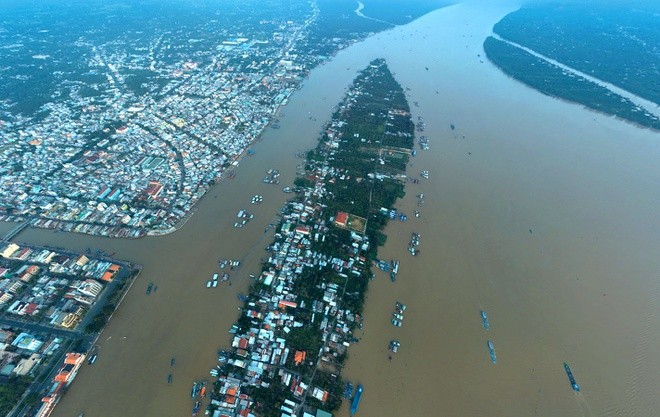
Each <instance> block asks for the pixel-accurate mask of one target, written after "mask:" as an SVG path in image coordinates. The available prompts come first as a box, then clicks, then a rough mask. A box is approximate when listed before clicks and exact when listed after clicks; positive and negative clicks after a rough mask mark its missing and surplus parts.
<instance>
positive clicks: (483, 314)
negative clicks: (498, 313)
mask: <svg viewBox="0 0 660 417" xmlns="http://www.w3.org/2000/svg"><path fill="white" fill-rule="evenodd" d="M481 321H482V322H483V323H484V329H486V330H488V329H490V324H488V316H487V315H486V312H485V311H483V310H481Z"/></svg>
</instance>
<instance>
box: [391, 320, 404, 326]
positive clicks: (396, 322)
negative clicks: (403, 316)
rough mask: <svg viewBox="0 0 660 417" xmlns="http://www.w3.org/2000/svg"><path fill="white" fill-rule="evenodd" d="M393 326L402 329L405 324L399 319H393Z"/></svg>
mask: <svg viewBox="0 0 660 417" xmlns="http://www.w3.org/2000/svg"><path fill="white" fill-rule="evenodd" d="M392 324H393V325H394V326H396V327H401V325H402V324H403V323H402V322H401V321H399V320H397V319H392Z"/></svg>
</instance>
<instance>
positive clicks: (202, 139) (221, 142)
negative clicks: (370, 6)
mask: <svg viewBox="0 0 660 417" xmlns="http://www.w3.org/2000/svg"><path fill="white" fill-rule="evenodd" d="M348 7H354V6H353V4H336V5H335V4H333V3H332V2H320V3H319V4H317V3H316V2H312V3H310V4H305V3H300V4H297V5H296V6H293V5H289V6H287V7H286V8H285V10H282V9H281V8H280V7H279V6H278V5H277V3H276V2H275V3H273V2H262V3H260V4H259V7H256V8H254V9H250V10H248V9H249V5H235V6H234V9H230V10H223V11H222V14H218V12H217V11H212V13H213V16H215V17H216V19H211V20H209V19H208V18H207V17H206V16H205V18H204V19H200V18H199V16H180V17H179V19H180V22H178V23H179V24H180V25H181V27H182V29H181V30H180V32H176V33H173V32H170V31H169V30H167V28H165V27H161V26H157V25H158V23H159V20H158V19H159V18H154V22H156V23H155V24H156V27H154V28H153V33H152V34H150V35H148V36H147V37H145V34H144V32H143V31H141V30H138V29H136V28H131V29H130V30H127V31H121V29H117V28H116V27H115V26H113V25H109V24H106V27H105V29H106V30H107V31H108V33H109V34H111V37H110V40H103V39H97V37H95V34H96V32H97V28H96V27H94V26H93V25H92V26H90V27H89V28H87V29H85V27H84V26H81V29H80V30H81V31H82V36H80V37H79V38H77V39H69V40H68V41H70V42H71V43H73V48H74V50H75V51H79V52H80V54H79V55H78V56H72V55H71V51H70V50H69V49H67V48H64V49H62V48H61V46H58V45H52V48H49V49H45V50H43V53H39V54H34V55H32V58H30V57H23V58H22V59H27V60H30V59H31V62H32V63H30V64H29V65H28V64H24V63H23V61H20V65H19V64H18V63H17V64H16V65H14V66H11V65H10V64H11V63H10V62H8V65H9V66H8V67H7V68H4V69H3V71H16V73H15V74H8V76H7V77H6V80H7V83H8V84H7V87H8V91H9V90H11V88H10V87H12V86H13V87H15V88H14V89H15V90H16V91H19V90H20V91H24V92H26V93H28V94H27V96H25V95H20V96H16V97H13V98H11V97H2V98H0V135H2V137H3V143H2V146H1V147H0V220H4V221H29V222H30V225H32V226H36V227H41V228H52V229H58V230H62V231H72V232H79V233H87V234H93V235H102V236H112V237H124V238H137V237H141V236H144V235H146V234H164V233H169V232H172V231H174V230H175V229H176V228H177V227H180V226H181V225H182V224H183V223H184V222H185V220H186V218H187V216H189V215H190V214H191V210H192V208H193V206H194V205H195V203H196V202H197V201H199V199H200V198H202V196H204V194H205V193H206V192H207V191H208V189H209V188H210V187H211V186H212V185H213V184H214V183H215V182H217V181H218V180H220V179H222V178H231V177H232V176H233V175H235V174H234V171H233V170H232V168H233V167H235V166H236V165H237V164H238V163H239V159H240V157H241V156H242V155H243V154H244V153H246V152H248V151H249V149H248V147H249V145H250V144H251V143H252V142H254V141H255V140H259V138H260V137H261V133H262V131H263V130H264V129H265V128H267V126H269V125H271V126H272V127H275V128H276V127H278V125H277V123H276V121H277V116H278V114H279V111H280V110H279V109H280V108H281V107H282V106H284V105H286V104H287V101H288V99H289V97H290V95H291V94H292V93H293V92H294V91H295V90H296V89H298V88H299V87H300V85H301V83H302V82H303V80H304V78H305V77H306V75H307V74H308V72H309V71H310V70H311V69H312V68H314V67H315V66H317V65H318V64H319V63H321V62H324V61H325V60H327V59H328V58H329V57H330V56H331V54H333V53H334V52H336V51H337V50H338V49H341V48H343V47H345V46H347V45H349V44H350V43H352V42H354V41H355V40H356V39H360V38H363V37H365V36H366V35H368V34H369V33H371V31H375V30H382V29H383V28H386V27H387V25H383V24H378V23H376V22H373V21H371V22H370V21H368V20H366V19H363V18H360V17H357V16H353V17H351V19H349V21H350V22H352V21H353V20H355V19H357V20H358V21H359V22H360V23H361V24H360V25H353V27H350V28H349V29H348V30H342V29H341V25H339V24H338V22H339V21H343V20H345V17H343V14H342V13H345V11H344V9H342V8H348ZM244 8H245V10H244ZM348 10H351V9H348ZM140 12H141V13H153V12H152V11H140ZM149 16H151V14H149ZM111 17H113V16H111ZM137 18H139V16H137ZM342 19H343V20H342ZM144 20H148V19H144ZM78 23H79V22H76V25H78ZM335 23H337V25H334V24H335ZM344 23H345V22H344ZM18 24H19V25H20V24H24V25H25V28H26V31H25V32H26V33H22V32H17V33H12V34H11V36H10V34H4V35H3V34H0V42H4V43H6V44H8V45H7V48H9V50H11V51H13V52H15V53H16V54H17V55H16V56H19V55H20V53H21V51H22V49H21V48H22V47H23V46H25V45H30V46H31V47H32V48H33V49H32V50H33V52H32V53H34V50H41V49H43V48H44V46H43V45H48V44H49V43H52V38H53V36H56V35H54V34H53V31H55V29H53V31H48V30H47V31H36V30H32V29H33V26H32V25H38V24H40V23H39V21H37V22H36V23H34V22H31V21H30V20H29V18H26V17H24V16H21V18H20V19H19V20H18ZM199 33H213V34H214V35H213V36H211V37H203V36H202V37H201V38H200V37H199ZM248 33H250V34H251V35H245V34H248ZM115 35H116V36H115ZM12 36H13V37H12ZM58 36H71V35H69V34H68V33H64V34H60V35H58ZM113 37H114V38H113ZM104 39H105V38H104ZM120 44H121V46H119V45H120ZM40 48H41V49H40ZM11 58H13V57H12V56H7V59H11ZM3 59H4V57H3ZM17 59H18V58H17ZM50 66H53V68H52V75H49V76H52V77H54V80H53V82H52V84H53V85H54V87H52V88H51V91H50V93H52V94H50V95H48V92H49V91H48V90H44V91H41V90H38V88H39V87H43V88H46V87H47V86H48V84H45V85H43V86H40V85H38V84H37V85H33V84H29V85H28V84H27V83H26V80H30V79H31V78H33V76H34V74H37V73H38V72H39V71H43V70H45V69H46V68H50ZM21 71H22V72H21ZM64 74H68V75H67V76H65V75H64ZM28 87H29V88H28ZM31 89H34V91H32V90H31ZM26 97H29V98H26Z"/></svg>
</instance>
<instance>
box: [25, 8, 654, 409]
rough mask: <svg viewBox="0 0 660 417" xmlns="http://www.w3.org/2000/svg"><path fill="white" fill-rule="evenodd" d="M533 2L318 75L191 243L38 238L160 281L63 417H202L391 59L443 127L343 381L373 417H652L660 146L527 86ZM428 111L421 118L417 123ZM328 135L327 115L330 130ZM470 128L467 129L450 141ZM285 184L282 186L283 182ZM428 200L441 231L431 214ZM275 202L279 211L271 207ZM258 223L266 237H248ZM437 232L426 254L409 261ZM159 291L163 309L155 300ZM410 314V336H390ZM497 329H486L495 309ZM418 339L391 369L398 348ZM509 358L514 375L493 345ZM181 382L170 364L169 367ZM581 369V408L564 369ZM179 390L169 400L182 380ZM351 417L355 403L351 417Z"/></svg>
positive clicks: (377, 49) (407, 32) (221, 190)
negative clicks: (360, 91)
mask: <svg viewBox="0 0 660 417" xmlns="http://www.w3.org/2000/svg"><path fill="white" fill-rule="evenodd" d="M515 8H516V6H515V5H507V4H506V3H499V4H493V3H491V2H483V3H481V2H466V3H461V4H457V5H454V6H451V7H447V8H444V9H441V10H438V11H435V12H433V13H430V14H429V15H426V16H424V17H422V18H420V19H417V20H416V21H414V22H412V23H410V24H408V25H405V26H402V27H397V28H394V29H392V30H390V31H387V32H384V33H381V34H377V35H375V36H373V37H371V38H369V39H367V40H365V41H363V42H360V43H356V44H354V45H353V46H351V47H349V48H347V49H346V50H344V51H342V52H340V53H338V54H337V55H336V57H334V58H333V59H332V60H331V61H329V62H328V63H327V64H325V65H323V66H321V67H319V68H317V69H315V70H314V71H312V73H311V74H310V77H309V78H308V79H307V80H306V81H305V83H304V86H303V87H302V89H301V90H300V91H298V92H296V93H295V94H294V95H293V97H292V98H291V100H290V101H289V104H288V105H287V106H286V107H284V108H283V111H284V112H285V115H284V116H283V117H281V118H280V126H281V128H280V129H278V130H272V129H271V130H268V131H267V132H266V133H265V134H264V137H263V141H261V142H259V143H258V144H256V146H255V147H254V149H255V150H256V154H255V155H254V156H251V157H246V158H244V159H243V160H242V161H241V165H240V167H239V168H238V169H237V171H236V172H237V176H236V178H235V179H234V180H227V181H224V182H222V183H221V184H219V185H217V186H215V187H214V188H213V189H212V190H211V191H210V192H209V193H208V194H207V196H206V197H205V198H204V199H203V200H202V201H201V202H200V204H199V205H198V207H197V212H196V214H195V215H194V216H193V217H192V218H191V220H190V221H189V222H188V223H187V224H186V225H185V227H183V228H182V229H181V230H179V231H177V232H175V233H173V234H171V235H168V236H162V237H148V238H144V239H140V240H134V241H125V240H112V239H107V238H96V237H90V236H84V235H73V234H66V233H53V232H52V231H45V230H28V231H26V232H23V233H22V234H21V235H19V238H18V240H22V241H28V242H31V243H40V244H49V245H57V246H63V247H66V248H68V249H77V250H80V251H83V250H84V249H85V248H87V247H92V248H101V249H103V250H105V251H107V252H110V253H111V252H116V255H115V256H116V257H118V258H121V259H127V260H131V261H134V262H137V263H140V264H142V265H144V271H143V273H142V274H141V276H140V277H139V278H138V280H137V281H136V283H135V285H134V286H133V290H132V291H131V292H130V293H129V294H128V296H127V297H126V299H125V302H124V304H123V305H122V307H121V308H120V309H119V310H118V312H117V313H116V314H115V316H114V317H113V319H112V321H111V322H110V324H109V326H108V327H107V328H106V330H105V331H104V333H103V334H102V335H101V338H100V339H99V340H100V350H99V357H98V360H97V362H96V364H94V365H93V366H87V365H85V366H84V367H83V368H82V369H81V371H80V374H79V376H78V377H77V379H76V381H75V382H74V383H73V384H72V386H71V387H70V389H69V392H68V393H67V395H66V396H65V397H64V399H63V400H62V402H61V403H60V405H59V406H58V408H57V409H56V411H55V414H54V415H55V416H72V415H77V414H78V413H80V412H81V411H84V412H85V416H91V417H94V416H119V415H121V416H162V415H166V416H170V415H184V413H189V412H190V409H191V407H192V401H191V399H190V398H189V391H190V386H191V382H192V381H193V380H194V379H199V378H203V377H204V376H208V370H209V369H210V368H211V367H213V366H214V365H215V353H216V351H217V350H218V349H219V348H223V347H225V348H226V347H227V344H228V342H229V335H228V333H227V330H228V329H229V327H230V325H231V323H232V322H233V321H234V320H235V319H236V316H237V313H238V312H237V311H236V308H237V307H238V306H239V303H238V301H237V300H236V297H235V295H236V293H237V292H239V291H244V290H245V288H246V287H247V285H248V284H249V279H248V278H247V277H248V274H250V273H257V272H258V270H259V263H260V260H261V258H262V257H263V256H264V255H265V252H264V250H263V248H264V246H266V244H267V243H268V242H269V241H270V239H271V235H270V233H264V229H265V227H266V226H267V225H268V223H271V222H273V221H274V219H275V218H274V214H275V213H276V211H277V209H278V207H280V206H281V205H282V203H283V202H284V201H285V199H286V197H287V195H286V194H284V193H282V191H281V188H282V186H284V185H287V184H290V183H291V182H292V181H293V178H294V174H295V168H296V165H297V164H299V163H300V160H298V159H296V158H295V156H294V154H295V152H296V151H299V150H306V149H309V148H311V147H313V146H314V145H315V141H316V137H317V134H318V131H319V130H320V129H321V127H322V126H323V123H324V121H326V120H328V119H329V117H330V115H331V113H332V107H333V106H334V105H336V104H337V103H339V101H340V100H341V98H342V96H343V93H344V91H345V88H346V86H348V85H349V84H350V82H351V81H352V79H353V78H354V76H355V74H356V71H358V70H360V69H361V68H363V67H365V66H366V65H367V64H368V62H369V61H370V60H371V59H373V58H377V57H384V58H386V59H387V62H388V65H389V66H390V68H391V69H392V71H393V72H394V73H395V77H396V78H397V80H398V81H399V82H400V83H401V84H402V85H403V87H404V88H409V89H410V90H409V91H408V96H409V97H408V98H409V101H410V103H411V106H412V111H413V117H414V118H415V119H416V118H417V117H418V116H423V117H424V119H425V120H426V124H427V129H426V131H425V132H424V134H425V135H427V136H428V137H429V138H430V146H431V149H430V150H429V151H422V152H419V153H418V156H417V158H415V159H413V160H412V162H413V166H411V167H409V173H410V174H411V175H417V174H418V173H419V171H420V170H429V173H430V178H429V179H428V180H422V181H421V183H420V184H417V185H413V184H411V185H409V186H407V189H406V192H407V195H406V197H405V198H403V199H402V200H401V201H400V208H401V209H402V210H403V211H404V212H407V213H408V214H409V217H410V220H409V221H408V222H406V223H393V224H391V225H389V226H388V228H387V230H386V233H387V234H388V236H389V238H388V242H387V244H386V246H385V247H384V248H383V249H382V252H381V254H382V257H383V258H395V259H399V260H401V272H400V274H399V278H398V280H397V282H396V283H391V282H390V281H389V279H387V278H386V277H385V276H384V275H382V274H380V275H378V276H377V278H376V279H375V280H374V281H372V283H371V285H370V288H369V293H368V299H367V303H366V306H365V314H364V317H365V326H364V332H363V333H360V334H358V335H357V336H358V337H361V341H360V342H359V343H358V344H356V345H354V346H352V347H351V348H350V350H349V356H350V359H349V361H348V365H347V367H346V369H345V372H344V374H345V377H346V378H348V379H351V380H352V381H353V382H354V383H362V384H363V385H364V386H365V392H364V395H363V400H362V403H361V405H360V412H359V415H360V416H365V417H375V416H393V415H405V416H416V415H450V416H473V415H489V416H530V415H540V416H549V417H550V416H553V417H554V416H558V415H562V416H585V415H587V416H591V415H593V416H596V415H597V416H619V415H640V416H642V415H644V416H646V415H652V414H653V413H654V412H656V410H657V409H658V400H657V398H656V396H655V395H654V394H656V392H657V387H658V386H660V357H659V356H658V355H657V353H656V352H658V351H660V324H659V322H658V321H657V320H656V317H657V315H658V302H659V298H658V297H659V295H660V284H659V283H658V275H659V271H660V258H659V257H658V256H657V252H658V249H659V248H660V216H657V212H658V203H660V201H659V199H660V164H658V163H657V161H658V160H659V157H660V145H659V143H660V141H659V139H660V137H659V135H658V134H657V133H654V132H651V131H649V130H645V129H640V128H638V127H635V126H632V125H630V124H627V123H624V122H621V121H619V120H616V119H613V118H611V117H607V116H604V115H601V114H597V113H594V112H591V111H589V110H585V109H583V108H582V107H580V106H578V105H575V104H570V103H566V102H563V101H560V100H556V99H552V98H549V97H547V96H544V95H541V94H540V93H537V92H535V91H534V90H531V89H529V88H527V87H526V86H524V85H522V84H520V83H518V82H516V81H515V80H513V79H511V78H508V77H507V76H505V75H504V74H503V73H501V72H500V71H499V70H498V69H497V68H496V67H494V66H493V65H492V64H490V63H489V62H488V61H487V59H486V58H485V57H484V53H483V50H482V46H481V45H482V43H483V40H484V39H485V38H486V36H487V35H488V34H490V32H491V28H492V26H493V24H495V23H496V22H497V21H498V20H499V19H501V18H502V17H503V16H504V15H506V14H507V13H509V12H510V11H513V10H515ZM413 102H418V104H419V107H415V106H413V105H412V103H413ZM310 117H311V118H310ZM451 124H453V125H454V126H455V129H452V128H451V127H450V125H451ZM269 168H277V169H279V170H280V171H281V173H282V177H281V179H282V184H281V185H280V186H272V185H265V184H262V183H261V177H262V176H263V175H264V173H265V171H266V170H267V169H269ZM418 193H424V194H425V205H424V206H423V207H421V208H420V211H421V217H420V218H419V219H415V218H414V217H413V216H410V214H411V213H412V211H413V210H415V209H418V207H417V199H416V198H415V195H416V194H418ZM254 194H262V195H263V196H264V203H263V204H262V205H260V206H251V205H250V204H249V201H250V198H251V196H252V195H254ZM241 208H246V209H248V210H250V211H251V212H254V214H255V219H254V220H253V221H252V222H251V223H250V224H248V226H247V227H246V228H243V229H235V228H233V227H232V225H233V223H234V220H235V213H236V212H237V211H238V210H239V209H241ZM413 231H417V232H420V233H421V235H422V237H421V245H420V249H421V253H420V255H419V256H417V257H415V258H413V257H411V256H410V255H409V254H408V252H407V251H406V247H407V244H408V240H409V238H410V233H411V232H413ZM219 258H235V259H243V261H244V264H243V265H242V266H241V267H240V269H239V270H238V271H236V272H233V273H232V277H233V278H232V282H233V285H232V286H227V285H226V284H223V285H221V286H220V287H219V288H216V289H206V288H205V283H206V281H207V280H208V279H209V277H210V276H211V274H212V273H213V272H217V270H218V269H217V260H218V259H219ZM149 282H154V284H155V285H158V291H157V292H156V293H152V294H151V295H149V296H147V295H146V294H145V291H144V290H145V288H146V286H147V284H148V283H149ZM395 300H401V301H403V302H404V303H406V304H407V305H408V309H407V310H406V313H405V319H404V325H403V327H401V328H394V327H393V326H392V325H391V324H390V323H389V318H390V311H391V310H392V309H393V307H394V302H395ZM480 309H484V310H486V311H487V312H488V314H489V319H490V330H488V331H486V330H484V328H483V326H482V324H481V318H480V315H479V310H480ZM393 338H396V339H398V340H399V341H400V342H401V349H400V351H399V353H397V354H396V355H393V359H392V360H391V361H390V360H389V359H388V351H387V343H388V341H389V340H390V339H393ZM487 340H493V342H494V344H495V349H496V352H497V364H495V365H494V364H492V363H491V362H490V359H489V357H488V350H487V348H486V342H487ZM171 357H175V358H176V365H175V366H174V367H172V368H171V367H170V358H171ZM564 361H567V362H569V363H570V365H571V367H572V368H573V373H574V375H575V377H576V379H577V382H578V383H579V384H580V385H581V386H582V392H581V393H579V394H578V393H574V392H573V391H572V390H571V388H570V385H569V383H568V379H567V377H566V374H565V373H564V369H563V367H562V362H564ZM170 372H171V373H172V374H173V378H174V382H173V384H172V385H168V384H167V375H168V373H170ZM339 415H340V416H347V415H348V411H347V406H346V405H344V406H343V407H342V409H341V410H340V412H339Z"/></svg>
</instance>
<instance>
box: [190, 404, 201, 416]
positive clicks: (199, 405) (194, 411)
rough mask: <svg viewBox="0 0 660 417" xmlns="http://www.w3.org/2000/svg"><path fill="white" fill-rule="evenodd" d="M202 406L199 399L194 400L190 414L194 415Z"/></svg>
mask: <svg viewBox="0 0 660 417" xmlns="http://www.w3.org/2000/svg"><path fill="white" fill-rule="evenodd" d="M201 407H202V403H201V401H195V405H194V406H193V410H192V415H193V417H195V416H196V415H197V414H198V413H199V409H200V408H201Z"/></svg>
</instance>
